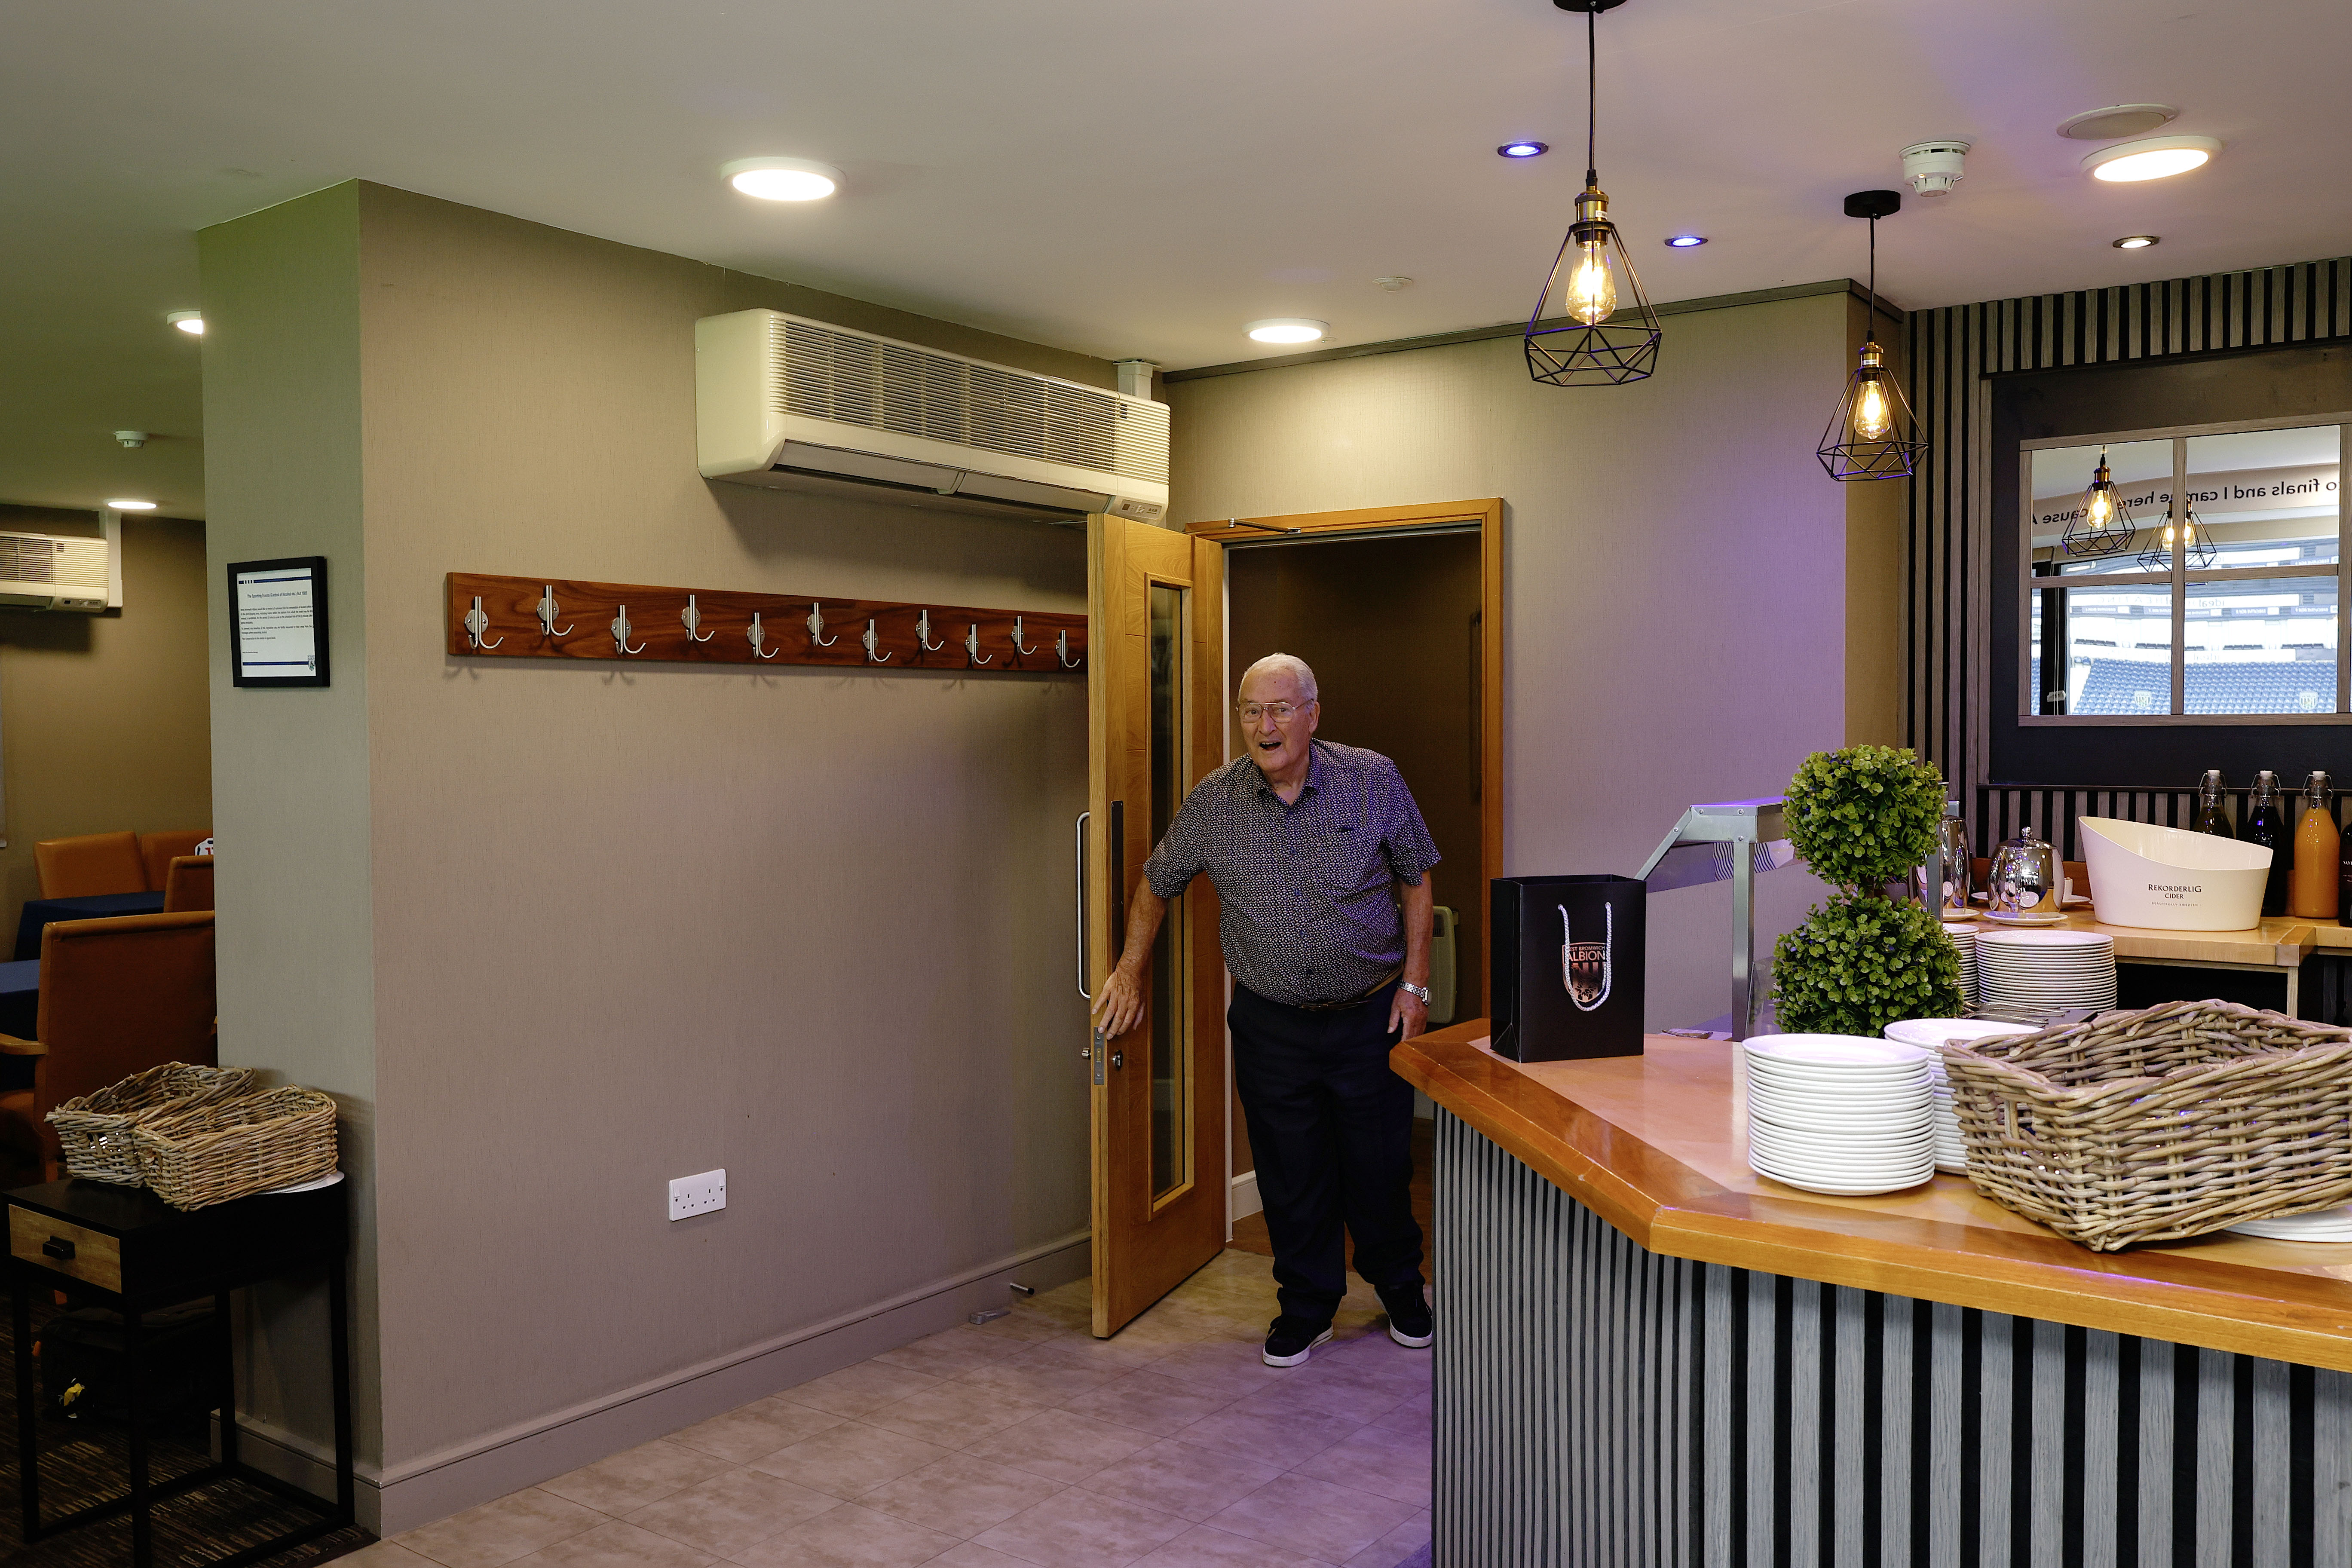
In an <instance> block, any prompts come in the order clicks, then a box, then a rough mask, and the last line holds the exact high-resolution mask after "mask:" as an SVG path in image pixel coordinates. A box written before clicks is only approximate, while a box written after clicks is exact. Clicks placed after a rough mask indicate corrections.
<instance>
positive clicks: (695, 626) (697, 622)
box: [677, 594, 719, 642]
mask: <svg viewBox="0 0 2352 1568" xmlns="http://www.w3.org/2000/svg"><path fill="white" fill-rule="evenodd" d="M677 618H678V619H679V620H681V621H684V622H685V623H686V640H687V641H688V642H709V640H710V639H711V638H712V637H717V636H718V635H719V634H718V633H717V632H702V634H701V635H700V636H699V637H698V636H696V635H695V634H696V632H697V631H698V630H699V628H700V627H701V626H702V612H701V611H700V610H698V609H696V608H695V607H694V595H691V594H688V595H687V596H686V608H685V609H683V610H680V611H679V612H678V613H677Z"/></svg>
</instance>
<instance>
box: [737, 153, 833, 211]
mask: <svg viewBox="0 0 2352 1568" xmlns="http://www.w3.org/2000/svg"><path fill="white" fill-rule="evenodd" d="M719 174H722V175H724V176H725V177H726V180H727V183H728V184H730V185H732V186H734V187H735V188H736V189H737V190H739V191H740V192H742V193H743V194H744V195H747V196H757V197H759V198H760V199H761V201H763V202H813V201H816V200H819V199H821V198H822V197H825V196H829V195H833V193H834V192H835V191H837V190H839V189H840V188H841V171H840V170H838V169H836V168H835V167H834V166H833V165H832V164H830V163H818V162H816V161H815V160H814V159H813V158H738V159H736V160H735V161H734V162H733V163H722V164H720V165H719Z"/></svg>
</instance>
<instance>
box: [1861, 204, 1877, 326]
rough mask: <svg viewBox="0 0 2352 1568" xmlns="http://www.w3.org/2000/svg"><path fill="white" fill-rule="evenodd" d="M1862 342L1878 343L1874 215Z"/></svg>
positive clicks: (1871, 222)
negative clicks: (1868, 293)
mask: <svg viewBox="0 0 2352 1568" xmlns="http://www.w3.org/2000/svg"><path fill="white" fill-rule="evenodd" d="M1862 341H1863V342H1866V343H1874V342H1877V341H1878V218H1877V216H1876V215H1875V214H1874V215H1872V217H1871V220H1870V314H1869V315H1867V316H1864V318H1863V320H1862Z"/></svg>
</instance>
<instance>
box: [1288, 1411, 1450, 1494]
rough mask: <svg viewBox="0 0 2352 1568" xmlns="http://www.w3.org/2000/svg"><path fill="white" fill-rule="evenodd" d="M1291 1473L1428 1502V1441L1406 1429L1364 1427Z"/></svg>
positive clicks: (1361, 1489) (1360, 1489) (1376, 1492)
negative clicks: (1405, 1430)
mask: <svg viewBox="0 0 2352 1568" xmlns="http://www.w3.org/2000/svg"><path fill="white" fill-rule="evenodd" d="M1291 1473H1292V1474H1294V1475H1301V1476H1312V1477H1313V1478H1315V1479H1317V1480H1322V1481H1331V1482H1334V1483H1336V1484H1337V1485H1339V1486H1343V1487H1354V1488H1355V1489H1357V1490H1359V1491H1367V1492H1371V1493H1373V1494H1374V1495H1375V1496H1379V1497H1384V1498H1390V1499H1393V1500H1396V1501H1398V1502H1403V1503H1411V1504H1412V1506H1413V1507H1415V1508H1427V1507H1428V1506H1429V1489H1430V1462H1429V1444H1428V1443H1427V1442H1426V1441H1425V1440H1423V1439H1422V1438H1419V1437H1415V1436H1412V1435H1410V1434H1408V1433H1403V1432H1391V1431H1389V1430H1387V1429H1386V1428H1384V1427H1380V1426H1367V1427H1364V1428H1363V1429H1362V1430H1361V1431H1359V1432H1355V1433H1351V1434H1350V1435H1349V1436H1345V1437H1342V1438H1340V1439H1339V1441H1338V1442H1337V1443H1334V1444H1332V1445H1331V1446H1330V1447H1328V1448H1326V1449H1324V1450H1323V1451H1322V1452H1321V1453H1319V1454H1318V1455H1316V1456H1315V1457H1314V1458H1310V1459H1308V1460H1307V1462H1306V1463H1304V1464H1302V1465H1299V1466H1297V1467H1296V1468H1294V1469H1293V1470H1292V1472H1291Z"/></svg>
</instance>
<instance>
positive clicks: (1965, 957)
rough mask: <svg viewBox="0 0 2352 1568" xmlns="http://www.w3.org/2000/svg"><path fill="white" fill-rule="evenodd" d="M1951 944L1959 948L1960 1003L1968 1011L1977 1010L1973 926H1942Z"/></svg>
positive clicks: (1975, 936) (1975, 938)
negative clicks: (1955, 927) (1959, 927)
mask: <svg viewBox="0 0 2352 1568" xmlns="http://www.w3.org/2000/svg"><path fill="white" fill-rule="evenodd" d="M1944 934H1945V935H1946V936H1948V937H1949V938H1951V940H1952V945H1953V946H1954V947H1956V948H1958V949H1959V950H1960V1005H1961V1006H1962V1007H1963V1008H1965V1009H1966V1010H1968V1011H1969V1012H1971V1013H1973V1012H1975V1011H1976V1010H1977V933H1976V931H1975V929H1974V928H1973V927H1963V928H1961V929H1959V930H1957V931H1956V930H1954V929H1953V928H1952V927H1950V926H1946V927H1945V928H1944Z"/></svg>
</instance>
